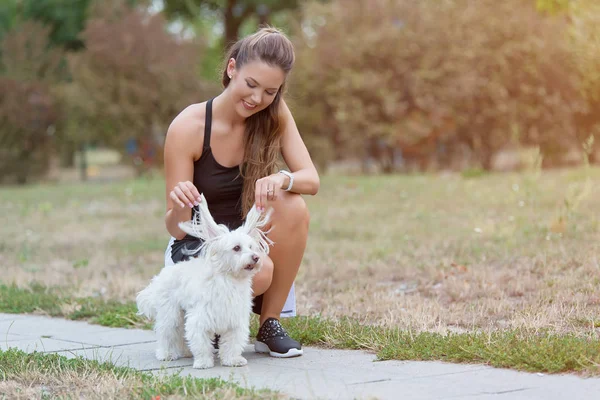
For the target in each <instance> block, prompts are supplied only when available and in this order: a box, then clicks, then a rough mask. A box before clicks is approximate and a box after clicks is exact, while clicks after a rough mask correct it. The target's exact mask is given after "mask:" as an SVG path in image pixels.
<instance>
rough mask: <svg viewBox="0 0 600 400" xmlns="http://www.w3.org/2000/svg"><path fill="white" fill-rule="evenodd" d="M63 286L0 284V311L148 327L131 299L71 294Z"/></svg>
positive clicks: (113, 324)
mask: <svg viewBox="0 0 600 400" xmlns="http://www.w3.org/2000/svg"><path fill="white" fill-rule="evenodd" d="M65 291H66V289H63V288H57V287H46V286H43V285H40V284H38V283H34V284H31V285H30V286H29V287H28V288H21V287H17V286H15V285H10V286H9V285H0V312H4V313H11V314H30V313H38V314H48V315H50V316H53V317H63V318H68V319H72V320H88V321H89V322H90V323H94V324H98V325H103V326H109V327H120V328H143V329H149V328H150V327H151V325H150V324H149V323H148V321H147V320H146V319H144V318H142V317H140V316H138V315H137V314H136V313H137V307H136V305H135V303H134V302H121V301H117V300H105V299H102V298H95V297H86V298H74V297H72V296H70V295H68V294H65Z"/></svg>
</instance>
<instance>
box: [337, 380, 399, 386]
mask: <svg viewBox="0 0 600 400" xmlns="http://www.w3.org/2000/svg"><path fill="white" fill-rule="evenodd" d="M391 380H392V379H391V378H386V379H376V380H374V381H366V382H355V383H349V384H348V386H352V385H364V384H366V383H379V382H387V381H391Z"/></svg>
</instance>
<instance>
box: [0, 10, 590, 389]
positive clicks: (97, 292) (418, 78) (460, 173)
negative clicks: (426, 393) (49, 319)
mask: <svg viewBox="0 0 600 400" xmlns="http://www.w3.org/2000/svg"><path fill="white" fill-rule="evenodd" d="M260 24H271V25H274V26H276V27H279V28H281V29H282V30H284V31H285V32H286V33H287V34H288V36H289V37H290V39H292V41H293V43H294V45H295V49H296V56H297V61H296V64H295V67H294V70H293V72H292V74H291V75H290V78H289V86H288V88H287V94H286V101H287V102H288V104H289V105H290V108H291V110H292V113H293V115H294V117H295V119H296V123H297V125H298V128H299V130H300V133H301V134H302V136H303V139H304V140H305V142H306V144H307V146H308V148H309V151H310V152H311V155H312V157H313V160H314V161H315V163H316V164H317V166H318V169H319V172H320V174H321V189H320V192H319V193H318V195H317V196H315V197H306V201H307V203H308V206H309V210H310V212H311V225H310V235H309V243H308V248H307V252H306V255H305V258H304V260H303V264H302V266H301V269H300V273H299V276H298V279H297V281H296V296H297V302H298V313H299V314H300V316H299V317H295V318H290V319H285V320H283V321H282V322H283V323H284V325H285V326H286V328H287V329H288V330H289V331H290V334H291V335H292V336H293V337H295V338H297V339H300V341H302V342H303V344H305V345H309V344H310V345H316V346H322V347H329V348H342V349H364V350H368V351H372V352H375V353H376V354H377V355H378V356H379V357H380V358H381V359H397V360H442V361H450V362H455V363H483V364H488V365H492V366H496V367H506V368H512V369H516V370H525V371H533V372H543V373H572V374H579V375H584V376H590V375H592V376H597V375H600V339H599V337H598V336H599V334H600V261H599V254H600V252H599V246H600V245H599V243H600V241H599V240H598V239H600V213H599V210H600V209H599V207H600V203H599V201H598V198H599V194H600V191H599V189H598V187H600V168H599V167H598V165H597V163H598V162H600V143H598V142H599V141H600V3H598V2H597V1H596V0H503V1H501V2H499V1H496V0H477V1H473V0H444V1H440V0H369V1H368V2H367V1H359V0H313V1H300V0H280V1H269V0H162V1H161V0H97V1H95V0H2V1H1V2H0V221H1V225H0V226H1V227H0V265H1V266H2V274H1V275H0V312H1V313H18V314H28V313H34V314H43V315H49V316H54V317H62V318H68V319H75V320H86V321H89V322H91V323H94V324H99V325H105V326H114V327H117V326H118V327H135V328H143V329H150V328H151V325H150V323H149V321H147V320H145V319H142V318H140V317H138V316H137V315H136V311H137V310H136V307H135V295H136V293H137V292H138V291H139V290H140V289H141V288H143V287H144V286H145V285H146V284H147V282H148V280H149V279H150V278H151V277H152V276H153V275H154V274H156V273H157V272H158V271H159V270H160V268H161V267H162V266H163V264H164V251H165V247H166V245H167V242H168V239H169V236H168V233H167V232H166V229H165V227H164V220H163V216H164V212H165V187H164V179H163V175H162V146H163V141H164V136H165V133H166V130H167V128H168V126H169V124H170V122H171V121H172V120H173V118H174V117H175V116H176V115H177V114H178V113H179V112H180V111H181V110H182V109H183V108H185V107H186V106H187V105H189V104H192V103H197V102H202V101H205V100H207V99H208V98H210V97H212V96H214V95H216V94H218V93H219V92H220V90H221V86H220V68H221V65H222V61H223V54H224V49H225V48H226V47H227V46H228V44H229V43H231V42H232V41H234V40H235V39H237V38H238V37H241V36H244V35H246V34H248V33H251V32H253V31H255V30H256V28H257V27H258V26H260ZM253 324H254V331H255V330H256V321H254V322H253ZM0 371H2V372H3V373H2V374H0V388H2V390H3V393H8V397H9V398H10V397H11V394H12V395H15V396H16V394H18V393H21V391H22V390H24V389H23V388H24V387H30V386H31V385H33V386H35V382H36V379H38V380H41V379H48V378H49V377H52V376H57V377H58V376H64V374H65V373H67V372H68V373H69V374H70V376H72V377H73V379H74V382H75V383H74V385H75V388H76V389H74V388H73V387H62V386H60V383H58V382H59V380H57V381H56V382H57V383H56V385H57V386H56V390H57V391H56V393H59V394H60V393H63V394H64V395H68V394H69V393H73V390H77V393H83V394H85V393H88V392H86V391H91V390H94V391H98V390H100V392H99V393H100V394H102V393H103V392H102V390H106V393H113V392H112V391H114V388H115V385H117V387H119V388H122V390H123V392H121V394H123V393H137V394H140V395H143V396H146V395H148V396H150V395H152V396H154V395H162V396H163V397H164V396H167V397H168V396H169V395H171V396H180V397H185V396H186V393H187V394H190V395H191V396H192V397H193V396H194V393H196V394H197V393H200V392H201V391H202V390H204V392H202V393H206V391H207V390H208V391H209V392H210V393H214V396H215V398H219V396H221V395H223V396H225V397H227V396H231V397H235V398H238V397H243V398H246V397H247V398H270V396H273V394H270V393H266V394H265V393H262V392H256V393H255V392H252V393H250V392H245V391H242V390H233V389H231V386H229V384H228V383H226V382H221V381H218V382H216V381H210V382H208V381H202V380H188V381H185V382H183V383H182V382H181V381H174V380H170V381H169V380H166V381H165V380H158V378H149V377H148V376H146V375H143V374H138V373H133V372H128V371H125V370H120V369H114V368H112V367H110V366H107V365H96V364H93V363H87V362H85V361H84V360H79V361H72V362H69V363H67V362H65V361H61V360H60V359H59V358H58V357H56V358H55V357H52V356H42V355H27V354H25V353H22V352H18V351H11V350H8V351H0ZM61 374H62V375H61ZM120 374H121V375H120ZM92 375H93V376H94V377H96V378H97V379H99V381H95V380H94V379H90V376H92ZM173 379H174V378H173ZM32 382H33V383H32ZM98 382H102V384H99V383H98ZM98 388H100V389H98ZM103 388H104V389H103ZM182 388H185V390H184V389H182ZM61 390H63V392H61ZM199 391H200V392H199ZM90 393H91V392H90ZM94 393H96V392H94ZM219 393H220V394H219ZM107 396H108V394H107ZM109 397H110V396H109ZM116 398H122V397H119V396H116Z"/></svg>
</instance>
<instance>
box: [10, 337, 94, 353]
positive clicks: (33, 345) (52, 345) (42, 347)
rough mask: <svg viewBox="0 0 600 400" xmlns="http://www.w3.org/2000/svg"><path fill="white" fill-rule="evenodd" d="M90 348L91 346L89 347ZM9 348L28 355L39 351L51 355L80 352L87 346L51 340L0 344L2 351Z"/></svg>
mask: <svg viewBox="0 0 600 400" xmlns="http://www.w3.org/2000/svg"><path fill="white" fill-rule="evenodd" d="M87 347H89V346H87ZM8 348H17V349H19V350H23V351H25V352H28V353H33V352H34V351H37V352H38V353H51V352H56V351H63V350H78V349H83V348H86V345H84V344H82V343H76V342H65V341H64V340H55V339H50V338H43V337H39V338H35V339H26V340H13V341H10V342H4V343H0V350H7V349H8Z"/></svg>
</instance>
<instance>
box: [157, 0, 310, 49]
mask: <svg viewBox="0 0 600 400" xmlns="http://www.w3.org/2000/svg"><path fill="white" fill-rule="evenodd" d="M164 4H165V9H164V12H165V14H166V15H167V17H168V18H169V19H174V18H182V19H185V20H188V21H189V20H195V19H196V18H198V17H200V16H203V15H204V14H206V13H211V12H212V13H214V12H216V13H219V14H220V15H221V20H222V22H223V27H224V31H223V38H222V47H223V48H228V47H229V46H230V45H231V44H232V43H234V42H235V41H236V40H237V39H238V37H239V33H240V28H241V27H242V25H243V24H244V22H246V21H247V20H248V19H249V18H251V17H256V18H257V19H258V23H259V24H266V23H270V21H271V18H272V17H273V15H274V14H276V13H278V12H280V11H283V10H293V9H296V8H298V5H299V1H298V0H164Z"/></svg>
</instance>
